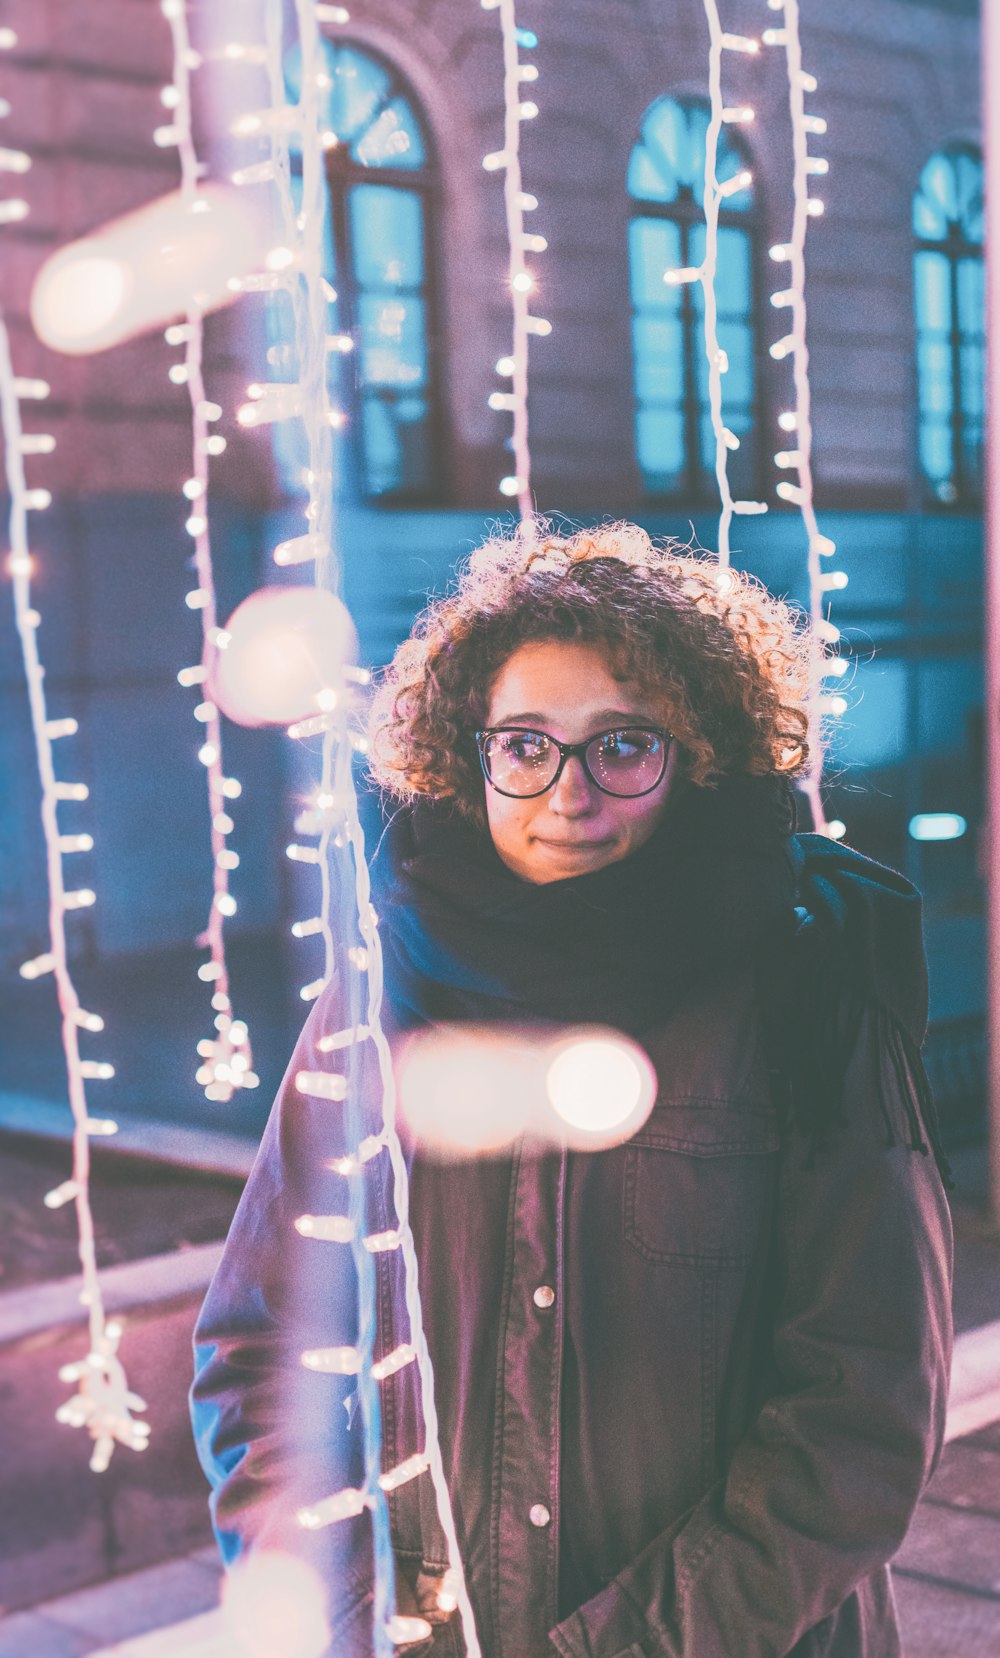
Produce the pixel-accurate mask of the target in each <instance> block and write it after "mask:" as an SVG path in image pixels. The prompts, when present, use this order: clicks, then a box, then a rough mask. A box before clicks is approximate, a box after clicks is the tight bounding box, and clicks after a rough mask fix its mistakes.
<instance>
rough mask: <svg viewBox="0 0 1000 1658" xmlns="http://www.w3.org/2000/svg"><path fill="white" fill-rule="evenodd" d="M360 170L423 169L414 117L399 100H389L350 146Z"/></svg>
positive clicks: (423, 157)
mask: <svg viewBox="0 0 1000 1658" xmlns="http://www.w3.org/2000/svg"><path fill="white" fill-rule="evenodd" d="M351 157H352V159H353V160H355V161H359V162H360V163H361V164H362V166H364V167H404V168H405V167H423V166H424V165H425V163H426V160H427V152H426V149H425V146H424V140H423V136H422V134H421V132H420V128H419V126H418V125H417V119H416V116H415V115H414V113H413V110H412V109H411V108H410V106H409V104H408V103H406V101H405V100H404V99H403V98H393V100H392V102H391V103H390V104H387V105H386V107H385V108H384V109H382V110H381V111H380V112H379V113H378V114H377V115H376V116H375V118H374V120H373V121H372V122H371V124H370V125H369V126H367V127H366V128H365V130H364V132H363V133H362V134H361V136H360V138H357V139H355V141H354V143H353V144H352V145H351Z"/></svg>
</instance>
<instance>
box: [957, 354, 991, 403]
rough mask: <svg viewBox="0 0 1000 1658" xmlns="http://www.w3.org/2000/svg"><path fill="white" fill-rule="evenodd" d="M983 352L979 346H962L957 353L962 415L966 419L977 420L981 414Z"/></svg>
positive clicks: (984, 363)
mask: <svg viewBox="0 0 1000 1658" xmlns="http://www.w3.org/2000/svg"><path fill="white" fill-rule="evenodd" d="M985 355H986V354H985V351H984V349H983V347H982V346H981V345H978V344H976V345H963V346H962V349H961V351H960V352H959V367H960V370H961V374H960V379H961V386H962V413H963V415H964V416H965V417H966V418H971V419H973V420H979V419H981V418H982V414H983V404H984V384H983V382H984V377H985V369H986V362H985Z"/></svg>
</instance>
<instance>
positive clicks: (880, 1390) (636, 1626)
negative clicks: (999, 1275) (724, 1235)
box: [549, 1006, 952, 1658]
mask: <svg viewBox="0 0 1000 1658" xmlns="http://www.w3.org/2000/svg"><path fill="white" fill-rule="evenodd" d="M917 1063H919V1060H918V1061H917ZM917 1097H918V1090H917V1087H916V1079H915V1078H914V1075H913V1073H912V1070H911V1068H910V1066H909V1064H908V1062H907V1060H906V1057H905V1054H904V1053H903V1050H902V1046H901V1045H899V1044H896V1045H892V1044H890V1043H888V1042H887V1041H886V1039H885V1035H884V1021H883V1019H882V1018H881V1016H880V1010H879V1008H878V1007H877V1006H872V1007H871V1008H870V1009H869V1010H868V1011H866V1013H865V1015H864V1018H863V1020H862V1022H861V1027H860V1030H859V1034H858V1040H857V1045H856V1047H855V1049H854V1051H853V1053H852V1057H851V1060H850V1063H849V1066H848V1070H847V1073H846V1082H845V1095H844V1099H845V1106H846V1107H847V1117H848V1120H849V1126H848V1127H847V1129H846V1130H845V1131H844V1132H843V1133H842V1134H841V1135H840V1136H839V1138H838V1139H837V1141H836V1142H835V1143H834V1144H832V1145H830V1146H828V1147H826V1148H824V1149H820V1150H817V1151H816V1152H815V1154H814V1155H813V1156H812V1157H807V1156H806V1155H805V1152H804V1143H803V1141H802V1140H801V1139H800V1138H799V1137H798V1136H797V1135H796V1134H792V1135H791V1136H790V1138H789V1140H788V1142H787V1143H786V1146H785V1148H784V1152H783V1156H782V1170H781V1178H780V1198H779V1219H778V1225H779V1228H780V1248H781V1253H782V1257H783V1267H784V1275H783V1285H784V1290H783V1295H782V1300H781V1304H780V1306H779V1309H778V1314H777V1320H776V1324H775V1329H774V1333H773V1358H774V1365H775V1369H776V1373H777V1375H778V1377H779V1378H780V1386H779V1388H778V1389H777V1390H776V1391H775V1392H774V1393H773V1395H772V1397H770V1398H768V1399H767V1400H766V1401H765V1402H764V1404H763V1405H762V1407H761V1409H760V1411H759V1413H758V1414H757V1417H756V1419H755V1421H754V1423H753V1425H752V1427H751V1429H750V1431H749V1432H748V1433H747V1434H746V1436H745V1437H744V1439H743V1440H742V1441H741V1442H740V1444H739V1446H738V1447H737V1449H736V1452H735V1454H734V1456H733V1458H732V1461H731V1463H730V1466H729V1469H728V1471H727V1474H726V1476H725V1477H724V1479H721V1480H720V1481H719V1482H718V1483H717V1484H716V1485H715V1486H713V1487H712V1488H711V1489H710V1490H709V1491H708V1492H707V1493H706V1495H705V1496H704V1497H703V1498H702V1500H701V1501H700V1502H699V1503H698V1504H697V1506H696V1507H695V1508H694V1509H692V1510H691V1511H690V1512H689V1513H688V1514H687V1515H685V1516H684V1518H683V1519H682V1520H681V1521H679V1522H678V1524H677V1525H676V1526H674V1527H673V1528H672V1529H671V1530H670V1531H668V1532H666V1533H664V1534H661V1535H660V1536H659V1537H657V1538H656V1539H655V1540H654V1541H653V1542H652V1543H651V1544H650V1545H649V1546H648V1547H647V1548H646V1549H645V1550H644V1551H643V1552H642V1554H641V1555H639V1556H638V1557H637V1558H636V1559H635V1560H634V1561H632V1562H631V1563H630V1564H629V1565H628V1566H627V1567H626V1568H625V1569H624V1570H623V1571H622V1572H621V1573H620V1574H619V1575H618V1576H617V1577H616V1578H614V1579H613V1580H612V1582H611V1583H610V1584H609V1585H608V1586H607V1587H606V1588H605V1589H603V1590H602V1591H601V1593H600V1594H598V1595H596V1596H595V1597H594V1598H593V1599H592V1600H589V1601H587V1602H586V1604H585V1605H583V1606H582V1607H580V1609H579V1610H578V1611H576V1612H574V1613H573V1614H572V1615H571V1616H570V1617H567V1618H566V1619H564V1620H563V1621H562V1622H561V1623H559V1624H558V1625H557V1626H556V1628H554V1629H553V1630H551V1631H550V1637H549V1638H550V1643H551V1645H552V1646H553V1647H554V1648H555V1650H556V1651H557V1652H559V1653H560V1654H562V1655H563V1658H732V1655H733V1654H735V1653H739V1654H740V1658H781V1655H783V1654H786V1653H788V1652H790V1650H791V1649H792V1647H794V1645H795V1643H796V1641H797V1640H798V1639H799V1638H800V1637H801V1636H802V1635H803V1634H805V1633H806V1631H808V1630H810V1629H812V1628H813V1627H814V1625H816V1624H817V1623H819V1622H820V1621H821V1620H822V1619H823V1618H825V1617H827V1616H828V1615H829V1614H830V1613H832V1612H834V1611H835V1610H836V1609H837V1607H838V1606H839V1605H840V1604H841V1603H842V1602H843V1601H844V1600H845V1599H846V1598H847V1597H848V1596H849V1595H850V1594H851V1592H852V1590H853V1589H854V1588H855V1587H856V1586H857V1585H858V1584H859V1583H861V1581H862V1580H863V1579H864V1578H866V1577H867V1576H868V1575H869V1574H871V1573H872V1572H874V1571H875V1570H876V1569H878V1568H880V1567H881V1566H883V1565H884V1564H885V1563H886V1562H887V1561H889V1560H890V1559H891V1557H892V1555H893V1554H894V1553H895V1552H896V1550H897V1549H898V1548H899V1546H900V1544H901V1543H902V1541H903V1538H904V1536H905V1534H906V1531H907V1527H908V1525H909V1522H910V1519H911V1516H912V1514H913V1511H914V1509H915V1507H916V1505H917V1502H918V1501H919V1499H920V1495H921V1492H922V1490H923V1488H924V1486H925V1484H926V1482H927V1480H928V1479H929V1478H930V1475H931V1473H932V1472H933V1469H934V1467H935V1466H936V1463H937V1459H938V1456H939V1455H940V1450H941V1445H942V1443H943V1437H944V1426H945V1414H946V1409H947V1394H948V1382H949V1374H950V1364H951V1337H952V1331H951V1264H952V1236H951V1222H950V1216H949V1211H948V1206H947V1200H946V1198H945V1194H944V1190H943V1186H942V1182H941V1178H940V1175H939V1173H938V1170H937V1167H936V1164H935V1161H934V1158H933V1157H932V1156H930V1155H929V1154H925V1155H920V1154H919V1153H918V1152H914V1151H913V1150H911V1149H910V1148H909V1147H908V1146H907V1145H906V1144H905V1143H903V1144H900V1143H896V1144H893V1145H891V1146H887V1145H886V1133H885V1130H886V1126H887V1122H892V1123H893V1124H896V1125H902V1124H904V1123H906V1122H910V1123H912V1122H913V1121H914V1112H915V1111H916V1109H917V1105H916V1101H917ZM891 1138H892V1136H891V1135H890V1139H891ZM897 1138H898V1137H897ZM903 1138H904V1140H905V1136H904V1137H903Z"/></svg>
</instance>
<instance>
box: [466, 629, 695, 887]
mask: <svg viewBox="0 0 1000 1658" xmlns="http://www.w3.org/2000/svg"><path fill="white" fill-rule="evenodd" d="M665 723H666V722H665V718H664V711H663V708H662V707H661V706H659V704H658V703H657V701H656V699H654V698H651V697H649V696H647V695H645V694H644V693H643V691H642V690H641V689H640V688H639V687H638V686H637V685H632V684H630V683H629V682H627V681H623V680H620V679H616V678H615V677H614V675H613V673H612V672H611V668H610V666H609V664H608V659H607V656H606V654H605V652H604V650H603V649H602V647H601V646H600V645H594V644H587V643H584V642H582V641H578V640H545V641H541V642H538V643H532V644H528V645H521V646H520V647H519V649H518V650H516V651H515V652H514V653H513V655H512V656H509V657H508V658H507V661H506V662H505V663H504V666H503V667H502V668H501V670H500V672H499V674H498V675H497V678H496V680H495V682H494V685H493V694H492V696H491V698H490V705H489V709H488V712H487V718H486V724H487V725H488V726H498V725H500V726H502V725H513V726H530V727H531V728H533V729H535V730H542V731H546V732H547V733H548V734H549V736H550V737H556V738H558V740H559V741H560V742H564V743H581V742H584V741H585V740H586V739H587V738H589V737H593V736H596V735H597V734H598V733H599V732H602V731H607V730H609V729H610V728H613V727H615V726H623V725H651V726H658V727H660V728H661V729H662V728H663V727H664V726H665ZM679 755H680V748H679V745H678V744H677V743H676V742H673V743H671V744H670V748H669V753H668V758H667V767H666V771H665V772H664V775H663V777H662V778H661V779H660V782H659V783H658V784H657V786H656V787H655V788H654V789H653V790H652V791H651V793H649V794H643V795H638V796H633V797H632V798H623V797H621V796H616V795H609V794H605V793H603V792H602V790H600V789H599V788H598V787H597V785H596V784H595V783H593V782H592V781H591V779H590V778H589V777H588V775H587V773H586V771H585V770H584V767H583V760H582V758H581V757H580V756H579V755H575V754H574V755H572V756H571V757H570V759H568V760H567V761H566V763H565V765H564V766H563V769H562V771H561V772H560V774H559V777H558V779H557V781H556V782H555V783H554V784H553V785H552V787H551V788H549V789H546V791H545V793H544V794H539V795H535V796H534V797H533V798H531V799H528V800H518V799H511V798H510V797H509V796H507V795H502V794H498V793H497V791H496V789H494V788H492V787H491V786H490V784H489V783H487V782H486V780H485V779H484V780H483V787H484V788H485V790H486V815H487V819H488V821H489V829H490V834H491V836H492V838H493V844H494V846H495V847H496V849H497V852H498V853H499V855H500V857H501V858H502V859H503V861H504V863H505V864H506V865H507V867H508V868H509V869H512V870H513V871H514V873H515V875H520V876H521V877H522V879H523V880H525V881H534V882H535V883H536V884H538V885H543V884H544V883H546V882H548V881H561V880H565V879H566V878H567V877H568V876H571V875H589V874H591V873H592V872H593V871H594V870H597V869H603V868H604V867H605V865H606V864H613V863H616V862H617V861H618V859H619V858H625V857H627V856H628V854H629V853H630V852H634V851H635V850H636V848H637V847H640V846H642V845H643V843H644V842H645V841H647V840H648V839H649V837H650V835H651V834H652V833H653V830H654V828H655V827H656V824H657V822H658V821H659V819H660V817H661V816H662V814H663V811H664V809H665V807H666V804H667V800H668V798H669V796H670V792H671V789H672V788H673V786H674V784H675V781H676V779H677V776H678V764H679Z"/></svg>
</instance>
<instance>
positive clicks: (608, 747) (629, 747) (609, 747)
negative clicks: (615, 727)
mask: <svg viewBox="0 0 1000 1658" xmlns="http://www.w3.org/2000/svg"><path fill="white" fill-rule="evenodd" d="M601 752H602V754H603V755H604V757H605V758H606V759H608V760H631V759H632V758H633V757H634V756H635V755H636V754H639V753H640V752H641V744H640V743H639V741H638V740H637V738H636V737H635V735H634V734H633V733H632V732H629V731H609V732H608V733H607V734H606V736H605V737H604V738H603V740H602V743H601Z"/></svg>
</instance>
